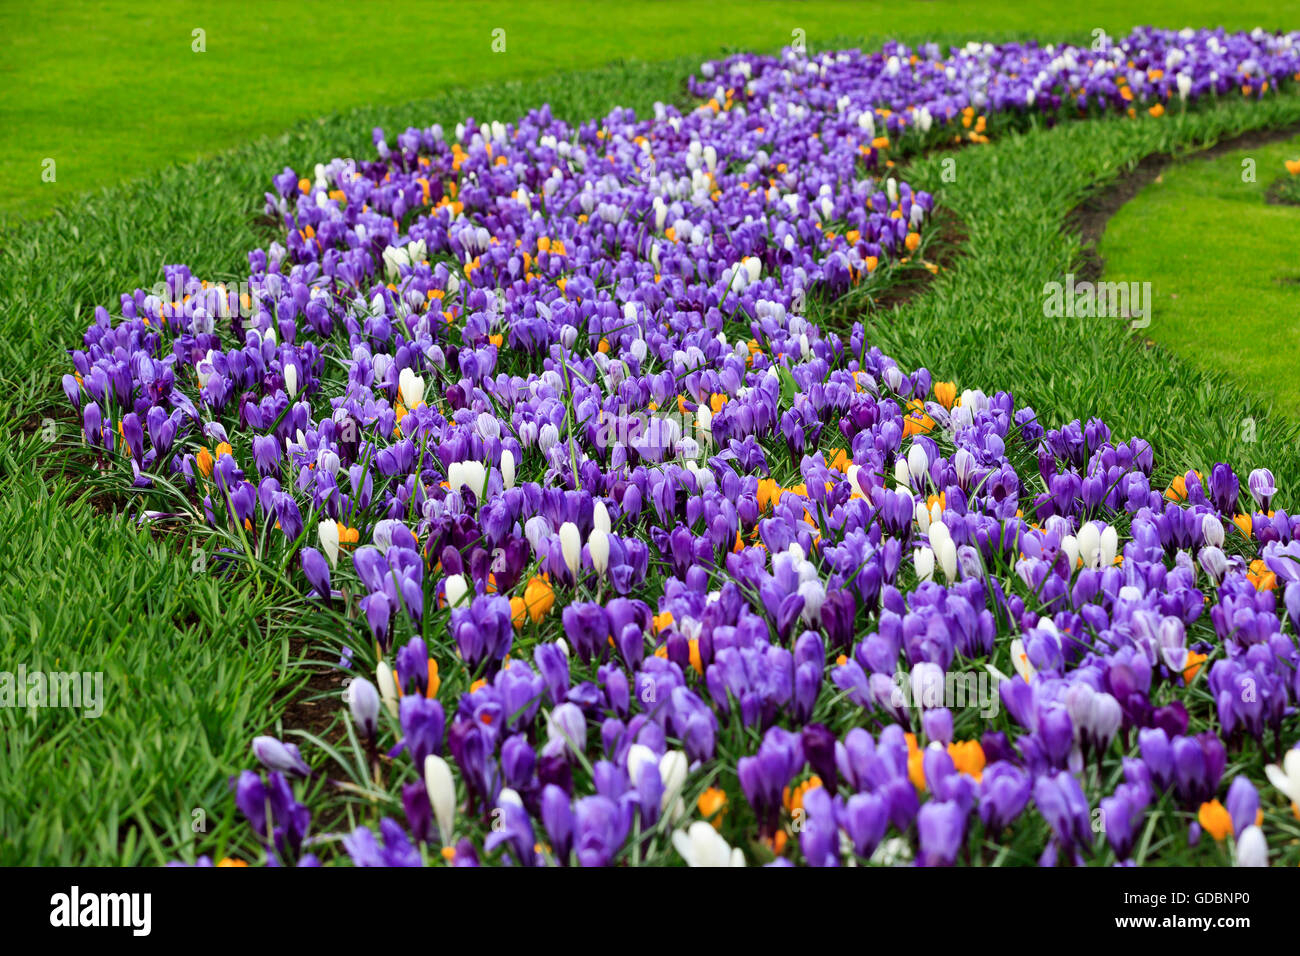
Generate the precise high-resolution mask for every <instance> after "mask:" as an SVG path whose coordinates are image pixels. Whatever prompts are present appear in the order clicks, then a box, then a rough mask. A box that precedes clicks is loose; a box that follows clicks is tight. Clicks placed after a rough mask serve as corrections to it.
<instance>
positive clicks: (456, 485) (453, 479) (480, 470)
mask: <svg viewBox="0 0 1300 956" xmlns="http://www.w3.org/2000/svg"><path fill="white" fill-rule="evenodd" d="M486 483H487V469H486V468H485V467H483V462H481V461H453V462H452V463H451V465H450V466H449V467H448V468H447V484H448V485H449V486H450V488H451V490H452V491H453V492H459V491H460V490H461V488H465V487H468V488H469V490H470V491H472V492H474V495H475V496H476V497H477V496H480V495H482V494H483V486H484V484H486Z"/></svg>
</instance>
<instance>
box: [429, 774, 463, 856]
mask: <svg viewBox="0 0 1300 956" xmlns="http://www.w3.org/2000/svg"><path fill="white" fill-rule="evenodd" d="M424 786H425V788H426V789H427V790H428V791H429V803H430V805H431V806H432V807H433V816H434V819H435V820H436V821H437V823H438V835H439V838H440V839H441V840H442V843H443V845H444V846H446V845H448V844H449V843H450V841H451V836H452V826H453V824H454V823H455V820H456V781H455V780H454V779H453V777H452V775H451V767H450V766H449V765H448V764H447V761H445V760H443V759H442V758H441V757H439V756H437V755H435V754H429V755H428V756H427V757H425V758H424Z"/></svg>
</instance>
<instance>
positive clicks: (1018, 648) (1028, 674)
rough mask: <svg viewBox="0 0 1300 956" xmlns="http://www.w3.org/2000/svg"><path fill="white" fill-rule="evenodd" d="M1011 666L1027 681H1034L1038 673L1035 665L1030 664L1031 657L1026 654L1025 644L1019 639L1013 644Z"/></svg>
mask: <svg viewBox="0 0 1300 956" xmlns="http://www.w3.org/2000/svg"><path fill="white" fill-rule="evenodd" d="M1011 666H1012V667H1014V668H1015V669H1016V673H1017V674H1019V675H1020V676H1021V677H1023V678H1024V679H1025V680H1026V681H1032V680H1033V679H1034V675H1035V674H1037V673H1038V671H1037V670H1035V669H1034V665H1033V664H1031V663H1029V655H1028V654H1026V653H1025V642H1024V641H1022V640H1021V639H1020V638H1018V637H1017V638H1015V639H1014V640H1013V641H1012V642H1011Z"/></svg>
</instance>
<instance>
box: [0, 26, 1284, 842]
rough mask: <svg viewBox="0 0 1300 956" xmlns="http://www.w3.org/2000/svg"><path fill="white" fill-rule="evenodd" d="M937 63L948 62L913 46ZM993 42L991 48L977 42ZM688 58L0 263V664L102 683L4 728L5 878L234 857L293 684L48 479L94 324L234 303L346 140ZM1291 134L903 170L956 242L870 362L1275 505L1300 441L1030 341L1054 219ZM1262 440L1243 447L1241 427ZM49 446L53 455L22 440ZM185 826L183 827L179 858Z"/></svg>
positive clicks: (148, 209) (274, 662)
mask: <svg viewBox="0 0 1300 956" xmlns="http://www.w3.org/2000/svg"><path fill="white" fill-rule="evenodd" d="M936 39H943V40H949V39H956V38H936ZM993 39H996V37H994V38H993ZM695 66H696V60H695V59H694V58H683V59H678V60H674V61H669V62H665V63H660V64H653V65H648V64H623V65H619V66H615V67H609V68H605V69H600V70H595V71H586V72H578V73H569V74H561V75H558V76H554V77H550V78H547V79H543V80H536V81H529V82H526V83H510V84H498V85H495V86H489V87H481V88H477V89H473V90H467V91H463V92H457V93H453V94H447V95H444V96H442V97H439V98H437V99H434V100H425V101H419V102H415V103H410V104H407V105H405V106H402V107H386V108H367V109H359V110H355V111H352V112H349V113H346V114H342V115H336V116H332V117H327V118H326V119H324V120H321V121H318V122H310V123H304V124H302V125H301V126H299V127H297V128H296V129H294V130H293V131H291V132H290V133H288V134H286V135H284V136H282V137H279V138H276V139H273V140H272V139H264V140H260V141H257V142H255V143H253V144H251V145H249V146H245V147H243V148H241V149H238V150H235V151H233V152H229V153H225V154H222V155H220V156H217V157H213V158H211V159H205V160H202V161H200V162H197V163H194V164H192V165H189V166H185V167H174V166H173V167H167V168H165V169H162V170H160V171H159V172H158V173H157V174H156V175H154V176H152V177H151V178H150V179H149V180H148V181H138V182H134V183H130V184H127V185H125V186H120V187H114V188H112V189H109V190H106V191H103V192H100V193H98V194H95V195H91V196H88V197H86V198H85V199H84V200H83V201H82V202H80V203H79V204H78V206H77V207H76V211H75V215H72V214H68V213H58V214H55V215H53V216H51V217H49V218H47V219H43V220H40V221H38V222H34V223H30V224H27V225H24V226H22V227H21V228H18V229H14V230H12V231H9V232H6V233H4V235H3V236H2V237H0V239H2V241H0V526H2V527H4V528H5V533H6V538H7V541H8V542H9V545H10V546H9V547H7V548H6V549H4V550H3V552H2V553H0V554H2V556H0V661H4V662H6V663H5V664H4V665H3V667H4V668H9V663H8V662H15V664H16V663H17V662H21V663H23V664H25V665H26V666H27V668H28V669H29V670H36V669H40V668H47V669H54V668H58V669H63V670H90V671H103V672H104V673H105V693H106V696H107V702H106V710H105V715H104V716H103V717H101V718H99V719H98V720H82V719H80V718H78V717H77V716H75V715H72V714H69V713H66V712H58V711H50V710H46V711H38V712H34V713H29V712H26V711H22V712H20V711H17V710H14V709H7V710H4V711H0V741H2V742H0V863H15V862H27V863H38V862H39V863H57V862H88V863H100V864H104V863H133V862H146V863H158V862H162V861H164V860H166V859H169V858H172V857H175V856H178V855H180V856H187V857H188V856H192V855H193V853H194V852H195V851H196V850H199V851H201V852H208V853H212V854H213V855H214V856H218V857H219V856H221V855H225V853H227V852H229V851H230V850H231V849H232V848H233V847H238V846H239V845H241V844H243V845H245V848H246V849H247V846H246V844H247V839H248V838H247V835H246V834H245V833H244V832H243V831H244V830H245V829H246V828H244V827H240V826H238V825H237V824H236V822H235V820H234V810H233V804H232V801H230V800H229V799H228V797H227V796H226V793H225V788H226V777H227V776H228V775H229V774H230V773H232V772H234V771H235V770H237V769H239V768H240V767H243V766H246V765H247V763H248V762H249V756H248V750H247V747H248V741H249V739H250V738H251V736H252V735H253V734H255V733H259V732H272V733H280V732H282V731H283V730H284V729H286V728H282V727H281V726H280V725H279V721H278V717H277V715H278V713H279V707H278V706H277V705H276V704H275V702H276V701H282V700H284V699H285V698H286V697H287V696H289V695H291V694H292V693H293V692H294V691H295V689H296V688H297V686H298V685H299V684H300V682H301V680H302V678H303V672H302V670H301V668H300V667H299V666H298V663H297V660H296V657H295V656H294V655H292V654H290V651H289V648H290V638H291V637H299V636H303V635H304V634H305V633H308V632H307V627H308V625H307V624H305V623H304V620H303V619H302V618H301V616H299V615H298V614H297V608H298V606H299V605H297V604H296V603H295V602H294V601H293V600H292V598H291V596H290V595H289V594H288V593H287V591H286V589H285V588H283V587H279V586H276V585H273V584H269V583H268V584H265V585H263V586H261V588H260V590H259V589H258V588H257V587H255V586H254V585H252V584H248V585H243V586H241V587H240V588H239V589H232V588H231V587H230V586H229V585H227V584H225V583H223V582H222V581H220V580H219V579H218V578H216V577H215V576H214V575H212V574H211V573H195V572H194V571H193V570H192V567H191V564H192V561H193V560H194V556H193V554H192V551H191V550H190V547H189V543H188V542H187V541H184V540H179V541H177V540H172V539H167V538H164V539H158V540H155V539H153V538H151V537H150V536H149V535H148V534H146V533H144V532H142V531H140V530H138V529H137V528H135V527H134V526H133V525H132V524H131V523H130V522H129V521H128V520H127V519H125V518H123V517H120V516H117V517H115V516H111V515H105V514H101V513H98V512H99V511H100V510H102V509H103V508H105V507H108V509H109V510H112V509H113V508H116V509H117V510H119V511H120V510H121V504H120V502H118V503H114V501H113V500H112V499H109V498H105V497H104V496H103V495H102V492H103V491H104V490H105V489H104V487H103V484H104V482H103V480H102V479H100V478H98V477H97V476H96V474H95V473H94V472H93V471H92V470H91V469H90V468H89V466H88V465H87V464H86V463H84V462H83V461H81V460H80V459H79V458H78V457H77V456H75V455H72V454H69V452H70V450H71V449H72V448H73V447H75V446H77V445H78V444H79V442H80V438H79V433H78V432H77V430H76V429H75V427H74V426H73V425H72V424H71V422H70V420H69V417H68V415H67V412H66V411H65V410H64V409H65V406H66V401H65V399H64V397H63V395H62V393H61V391H60V389H59V387H58V379H59V376H60V374H61V373H62V372H63V371H64V370H65V368H66V358H65V356H64V352H63V350H64V349H66V348H68V347H70V346H72V345H75V344H76V343H77V342H78V341H79V338H80V335H81V334H82V331H83V330H84V328H85V326H86V324H87V322H88V319H89V316H90V313H91V310H92V309H93V307H94V306H95V305H96V304H110V305H111V304H113V303H115V302H116V301H117V296H118V295H119V294H120V293H121V292H123V291H124V290H130V289H133V288H135V287H137V286H142V287H148V286H149V285H151V284H152V283H153V282H154V281H156V279H157V278H158V277H159V275H160V273H161V266H162V264H163V263H164V262H182V261H184V262H188V263H190V264H191V265H192V266H193V267H194V269H195V271H196V272H197V273H199V274H202V275H206V276H209V277H211V278H218V279H219V278H227V279H229V278H234V277H236V275H237V273H238V272H239V271H240V270H241V269H244V268H246V258H245V256H246V253H247V250H248V249H250V248H253V247H255V246H257V245H260V244H263V243H264V242H265V241H266V238H267V237H266V236H264V235H262V234H260V233H259V231H258V230H259V227H258V226H257V225H256V220H257V217H258V214H259V212H260V205H261V200H260V197H261V194H262V192H263V191H264V190H265V189H266V184H267V183H268V182H269V180H270V177H271V176H272V175H273V174H274V173H276V172H278V171H279V170H280V169H281V168H282V167H283V166H284V165H286V164H289V165H293V166H295V167H296V168H298V169H303V168H307V167H308V166H309V164H311V163H314V162H316V161H318V160H320V159H326V158H329V157H331V156H335V155H348V154H354V155H363V154H365V153H366V152H367V151H368V150H369V149H370V146H369V131H370V129H371V128H372V127H374V126H384V127H385V128H386V129H387V130H389V131H390V133H391V132H393V131H396V130H398V129H401V128H404V127H405V126H406V125H410V124H420V125H428V124H429V123H430V122H433V121H438V122H442V123H444V124H449V123H454V122H456V121H457V120H459V119H460V118H462V117H463V116H465V115H479V116H487V115H492V116H514V115H518V114H520V113H522V112H524V111H526V110H527V109H529V108H531V107H533V106H536V105H539V104H541V103H544V102H550V103H552V104H553V106H554V108H555V111H556V112H557V114H558V115H562V116H566V117H569V118H587V117H590V116H595V115H599V114H601V113H603V112H605V111H607V110H608V109H609V108H610V107H612V106H614V105H631V106H634V107H636V108H637V109H638V110H639V111H640V110H645V109H646V108H648V106H649V105H650V104H651V103H652V102H653V101H654V100H655V99H673V98H676V97H679V96H680V95H681V91H682V85H681V81H682V77H683V76H685V75H686V74H687V73H688V72H690V70H692V69H694V68H695ZM1297 120H1300V96H1297V95H1295V94H1288V95H1283V96H1279V97H1276V98H1272V99H1269V100H1267V101H1265V102H1263V103H1255V102H1249V103H1247V102H1238V101H1235V100H1234V101H1231V102H1225V103H1222V104H1219V105H1216V106H1211V107H1209V108H1207V109H1206V110H1204V111H1199V112H1195V113H1193V114H1190V115H1188V116H1186V117H1179V116H1170V117H1166V118H1165V119H1163V120H1151V119H1148V118H1145V117H1144V118H1143V119H1141V120H1137V121H1128V120H1105V121H1099V122H1092V123H1065V124H1061V125H1059V126H1057V127H1056V128H1054V129H1051V130H1045V131H1034V132H1031V133H1029V134H1025V135H1007V136H1006V137H1004V138H1001V139H998V140H995V142H994V143H993V144H992V145H990V146H987V147H979V148H971V149H966V150H962V151H960V152H959V153H956V154H954V155H955V158H956V160H957V171H958V176H957V181H956V182H953V183H945V182H944V181H943V178H942V177H941V175H940V174H941V171H942V169H941V165H940V164H941V162H942V159H943V158H944V156H943V154H936V155H934V156H930V157H927V158H925V159H923V160H921V161H919V162H917V163H916V164H915V166H914V167H913V168H912V169H911V170H910V171H909V172H908V175H909V176H910V177H911V179H912V181H913V182H914V183H916V184H917V185H918V186H920V187H922V188H931V189H934V190H935V191H937V192H939V193H940V201H941V202H942V203H943V204H946V205H948V206H950V207H951V208H952V209H953V210H954V211H955V212H956V213H957V214H958V215H959V216H960V217H961V218H962V220H963V221H964V222H965V224H966V226H967V228H968V230H969V232H970V238H969V241H968V243H967V245H966V250H965V255H964V256H963V257H962V258H961V259H960V260H959V261H958V263H957V265H956V267H955V268H954V269H952V270H951V271H948V272H945V273H943V274H942V275H941V276H940V278H939V280H938V281H936V282H935V283H934V284H933V285H931V286H930V287H929V288H928V289H927V291H926V292H925V294H924V295H922V296H921V297H919V298H918V299H916V300H914V301H912V302H910V303H908V304H907V305H906V306H905V307H903V308H899V309H895V310H891V311H886V312H881V313H878V314H876V315H874V316H870V317H868V319H867V321H868V323H869V326H870V329H871V336H872V340H873V342H874V343H875V344H878V345H880V346H881V347H882V348H884V349H885V350H886V351H887V352H890V353H891V354H893V355H895V356H896V357H897V358H898V359H899V360H900V361H901V362H903V363H904V364H909V365H926V366H927V367H929V368H930V369H931V370H932V371H933V372H934V373H935V376H936V377H937V378H955V379H956V380H957V381H958V382H959V383H960V384H961V385H962V386H963V387H981V388H984V389H985V390H986V391H991V390H993V389H997V388H1008V389H1011V390H1013V391H1014V392H1015V394H1016V395H1017V398H1018V399H1020V400H1021V401H1026V402H1028V403H1030V404H1032V405H1033V406H1034V407H1035V408H1037V409H1038V411H1039V414H1040V416H1041V417H1042V418H1043V420H1044V421H1045V422H1047V423H1050V424H1059V423H1062V422H1065V421H1068V420H1069V419H1070V418H1072V417H1076V416H1082V417H1088V416H1090V415H1094V414H1095V415H1099V416H1101V417H1103V418H1105V419H1106V420H1107V421H1108V422H1109V423H1110V425H1111V426H1112V428H1113V429H1114V431H1115V433H1116V435H1117V436H1119V437H1127V436H1128V435H1130V434H1139V435H1143V436H1146V437H1148V438H1150V439H1151V440H1152V441H1153V443H1154V444H1155V446H1156V451H1157V461H1158V463H1159V465H1160V468H1161V474H1162V475H1163V476H1167V475H1169V474H1171V473H1172V472H1174V471H1175V470H1182V469H1183V468H1185V467H1189V466H1192V465H1196V466H1199V467H1202V468H1204V467H1205V466H1206V465H1207V464H1208V463H1209V462H1212V461H1215V460H1225V461H1228V462H1230V463H1231V464H1233V466H1234V467H1236V468H1238V469H1239V470H1243V469H1249V468H1250V467H1252V466H1254V465H1258V464H1266V463H1267V464H1270V465H1271V466H1272V467H1273V469H1274V471H1275V473H1277V475H1278V478H1279V485H1280V487H1281V488H1282V489H1283V491H1282V496H1281V497H1282V500H1283V502H1284V503H1286V504H1288V505H1290V504H1292V503H1293V502H1294V501H1295V500H1296V499H1295V496H1294V492H1293V491H1292V489H1294V488H1295V486H1296V482H1297V481H1298V480H1300V465H1298V464H1297V456H1296V454H1295V451H1296V440H1297V431H1296V429H1295V427H1294V426H1293V425H1292V424H1291V423H1289V422H1286V421H1283V420H1280V419H1277V418H1274V417H1271V416H1269V415H1268V414H1267V413H1266V412H1265V410H1264V409H1262V408H1261V407H1260V406H1259V404H1258V402H1257V401H1256V399H1255V398H1254V397H1251V396H1248V395H1247V394H1246V393H1245V392H1243V391H1242V390H1241V389H1239V388H1237V387H1236V386H1234V385H1232V384H1231V383H1226V382H1225V381H1224V380H1223V379H1222V377H1221V376H1217V375H1215V374H1213V373H1211V372H1207V371H1203V370H1198V369H1197V368H1195V367H1193V366H1191V365H1190V364H1188V363H1187V362H1186V361H1184V360H1183V359H1181V358H1179V357H1178V356H1175V355H1169V354H1167V353H1165V352H1164V351H1162V350H1149V349H1142V348H1139V347H1136V346H1135V345H1134V343H1133V342H1132V340H1131V338H1130V336H1129V334H1128V332H1127V330H1126V329H1125V328H1124V327H1123V326H1122V324H1121V323H1118V322H1107V321H1104V320H1064V319H1062V320H1050V319H1045V318H1044V317H1043V315H1042V297H1041V290H1042V286H1043V284H1044V282H1046V281H1049V280H1051V279H1059V278H1060V276H1061V275H1062V274H1063V273H1065V272H1066V271H1067V270H1069V269H1071V268H1072V267H1074V266H1075V264H1076V263H1077V262H1078V260H1079V257H1080V249H1079V242H1078V239H1077V237H1075V236H1073V235H1070V234H1068V233H1067V232H1065V231H1063V230H1062V222H1063V221H1064V218H1065V216H1066V214H1067V213H1068V211H1069V210H1070V209H1072V208H1073V207H1074V206H1076V205H1077V204H1078V203H1079V202H1080V201H1081V200H1082V199H1083V197H1084V196H1085V195H1086V194H1087V193H1088V191H1089V190H1090V189H1091V188H1092V187H1093V186H1094V185H1095V184H1096V183H1098V182H1104V181H1107V180H1110V179H1113V178H1114V177H1115V176H1116V175H1118V174H1119V173H1121V172H1122V171H1123V170H1124V169H1125V168H1128V167H1130V166H1131V165H1133V164H1134V163H1136V162H1137V161H1138V160H1139V159H1140V158H1141V157H1143V156H1145V155H1147V154H1150V153H1154V152H1165V151H1171V150H1174V149H1176V148H1185V147H1187V146H1188V145H1191V144H1197V145H1205V144H1208V143H1210V142H1213V141H1216V140H1218V139H1222V138H1226V137H1230V136H1232V135H1235V134H1237V133H1239V132H1241V131H1243V130H1246V129H1251V128H1265V127H1276V126H1281V125H1285V124H1287V123H1291V122H1295V121H1297ZM1245 415H1255V416H1257V417H1258V441H1257V442H1256V443H1253V444H1244V443H1242V442H1240V441H1239V440H1238V439H1237V438H1236V435H1237V426H1238V423H1239V421H1240V419H1241V418H1242V417H1243V416H1245ZM47 418H48V419H50V420H51V421H52V422H53V433H54V439H55V440H54V441H53V442H47V441H45V437H46V435H47V434H49V433H48V432H47V431H46V428H45V420H46V419H47ZM195 810H201V811H203V813H202V821H203V826H204V827H205V829H203V830H201V831H199V832H195V829H194V821H195V820H196V817H195V816H194V811H195Z"/></svg>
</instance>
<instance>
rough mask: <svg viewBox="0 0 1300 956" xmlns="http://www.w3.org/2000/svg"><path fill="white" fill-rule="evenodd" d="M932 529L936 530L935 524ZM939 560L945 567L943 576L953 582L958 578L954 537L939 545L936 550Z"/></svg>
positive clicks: (935, 553)
mask: <svg viewBox="0 0 1300 956" xmlns="http://www.w3.org/2000/svg"><path fill="white" fill-rule="evenodd" d="M930 530H932V531H933V530H934V525H930ZM934 555H935V557H936V558H937V559H938V561H939V567H941V568H943V576H944V577H945V578H947V579H948V582H949V583H950V584H951V583H952V582H953V581H956V580H957V545H956V544H954V543H953V540H952V538H948V539H946V540H945V541H944V542H943V544H941V545H939V547H938V548H937V549H935V552H934Z"/></svg>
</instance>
